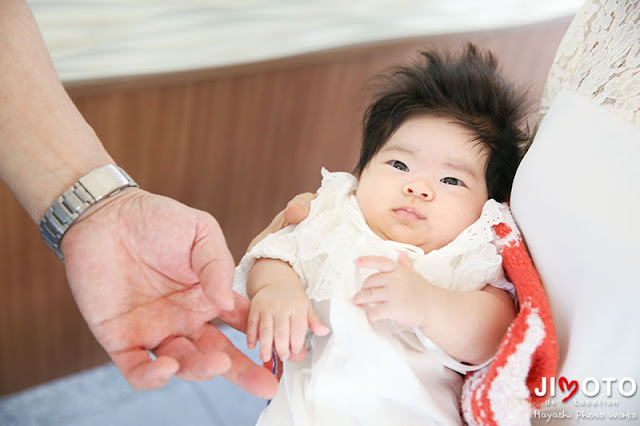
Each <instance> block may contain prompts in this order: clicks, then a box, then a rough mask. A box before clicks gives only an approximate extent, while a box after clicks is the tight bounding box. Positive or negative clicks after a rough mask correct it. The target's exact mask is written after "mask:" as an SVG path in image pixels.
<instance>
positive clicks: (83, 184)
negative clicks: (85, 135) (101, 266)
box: [40, 164, 138, 260]
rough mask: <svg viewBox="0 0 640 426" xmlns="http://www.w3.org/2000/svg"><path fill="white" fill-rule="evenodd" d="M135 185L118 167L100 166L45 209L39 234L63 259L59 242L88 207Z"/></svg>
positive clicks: (110, 165) (111, 165)
mask: <svg viewBox="0 0 640 426" xmlns="http://www.w3.org/2000/svg"><path fill="white" fill-rule="evenodd" d="M130 186H135V187H137V186H138V184H137V183H136V182H135V181H134V180H133V179H131V176H129V175H128V174H127V172H125V171H124V170H122V169H121V168H120V167H116V166H115V165H113V164H108V165H106V166H102V167H99V168H97V169H95V170H93V171H91V172H89V173H88V174H86V175H85V176H83V177H81V178H80V179H78V181H77V182H76V183H74V184H73V186H71V187H70V188H69V189H67V190H66V191H64V192H63V193H62V195H61V196H60V197H58V199H57V200H56V201H54V202H53V204H52V205H51V207H49V208H48V209H47V212H46V213H45V214H44V217H43V218H42V221H41V222H40V235H41V236H42V239H43V240H44V242H45V243H47V245H48V246H49V248H50V249H51V250H53V252H54V253H55V254H56V255H57V256H58V257H59V258H60V260H64V256H63V254H62V251H60V242H61V241H62V237H64V234H65V232H67V230H68V229H69V227H70V226H71V225H72V224H73V222H74V221H75V220H76V219H77V218H78V217H79V216H80V215H81V214H82V213H83V212H84V211H85V210H87V209H88V208H89V207H90V206H92V205H93V204H95V203H97V202H98V201H100V200H102V199H104V198H107V197H109V196H111V195H114V194H116V193H118V192H120V190H122V189H124V188H127V187H130Z"/></svg>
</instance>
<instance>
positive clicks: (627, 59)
mask: <svg viewBox="0 0 640 426" xmlns="http://www.w3.org/2000/svg"><path fill="white" fill-rule="evenodd" d="M562 88H566V89H568V90H570V91H572V92H574V93H577V94H579V95H582V96H585V97H587V98H588V99H589V100H590V101H591V102H593V103H595V104H596V105H599V106H602V107H603V108H605V109H607V110H610V111H612V112H613V113H614V114H616V115H618V116H620V117H622V118H623V119H625V120H626V121H628V122H630V123H633V124H634V125H635V126H638V127H640V0H611V1H607V0H594V1H589V0H587V2H586V3H585V4H584V5H583V6H582V8H581V9H580V10H579V11H578V13H577V15H576V17H575V18H574V20H573V22H572V23H571V26H570V27H569V29H568V30H567V33H566V34H565V36H564V38H563V39H562V42H561V43H560V46H559V47H558V51H557V53H556V57H555V59H554V61H553V65H552V67H551V69H550V71H549V76H548V79H547V84H546V86H545V90H544V94H543V97H542V100H541V104H540V118H541V119H542V117H543V116H544V115H545V114H546V113H547V111H548V110H549V107H550V106H551V104H552V103H553V100H554V98H555V96H556V95H557V94H558V92H560V90H561V89H562Z"/></svg>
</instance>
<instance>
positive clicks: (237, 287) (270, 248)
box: [233, 226, 301, 297]
mask: <svg viewBox="0 0 640 426" xmlns="http://www.w3.org/2000/svg"><path fill="white" fill-rule="evenodd" d="M294 231H295V226H289V227H287V228H284V229H282V230H281V231H279V232H276V233H275V234H269V235H267V236H266V237H265V239H264V240H262V241H260V242H259V243H258V244H256V245H255V246H254V247H253V248H252V249H251V250H250V251H249V252H247V253H246V254H245V255H244V256H243V257H242V260H240V263H239V264H238V266H237V267H236V273H235V276H234V278H233V290H234V291H236V292H238V294H240V295H241V296H244V297H247V274H248V273H249V270H250V269H251V267H252V266H253V264H254V263H255V261H256V260H258V259H260V258H263V257H264V258H269V259H279V260H282V261H284V262H287V263H289V264H290V265H291V266H292V267H293V270H294V271H296V273H297V274H298V276H301V271H300V268H299V265H298V245H297V239H296V234H295V232H294Z"/></svg>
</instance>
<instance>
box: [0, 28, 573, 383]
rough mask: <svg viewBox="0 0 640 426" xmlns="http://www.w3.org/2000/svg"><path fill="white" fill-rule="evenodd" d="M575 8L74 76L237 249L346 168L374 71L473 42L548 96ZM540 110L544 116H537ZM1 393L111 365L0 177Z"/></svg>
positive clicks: (114, 130)
mask: <svg viewBox="0 0 640 426" xmlns="http://www.w3.org/2000/svg"><path fill="white" fill-rule="evenodd" d="M568 23H569V19H561V20H557V21H552V22H549V23H544V24H538V25H533V26H528V27H524V28H519V29H509V30H500V31H493V32H483V33H474V34H459V35H450V36H441V37H434V38H429V39H423V40H417V39H416V40H404V41H400V42H394V43H385V44H380V45H369V46H359V47H354V48H348V49H342V50H338V51H333V52H324V53H320V54H312V55H305V56H301V57H297V58H293V59H286V60H278V61H270V62H265V63H262V64H253V65H247V66H241V67H229V68H225V69H216V70H204V71H198V72H191V73H180V74H175V75H164V76H151V77H143V78H136V79H127V80H123V81H111V82H94V83H91V84H76V85H69V86H68V90H69V91H70V93H71V95H72V98H73V99H74V101H75V102H76V105H77V106H78V108H79V109H80V111H81V112H82V114H83V115H84V116H85V117H86V119H87V121H88V122H89V123H90V124H91V125H92V126H93V127H94V129H95V130H96V132H97V134H98V135H99V136H100V138H101V139H102V141H103V142H104V144H105V146H106V147H107V149H108V151H109V152H110V153H111V155H112V156H113V157H114V158H115V159H116V161H117V162H118V163H119V164H120V165H121V166H122V167H124V168H125V169H126V170H127V171H128V172H129V173H130V174H131V175H132V176H133V177H134V178H135V179H136V180H137V181H138V182H139V183H140V185H141V186H142V187H143V188H145V189H147V190H149V191H152V192H156V193H159V194H163V195H166V196H169V197H173V198H175V199H177V200H180V201H182V202H184V203H186V204H188V205H191V206H193V207H196V208H199V209H203V210H206V211H209V212H210V213H212V214H213V215H214V216H215V217H216V218H217V219H218V221H219V222H220V224H221V226H222V228H223V230H224V231H225V235H226V237H227V241H228V244H229V246H230V248H231V250H232V252H233V254H234V256H235V258H236V260H238V259H239V258H240V256H242V254H243V252H244V248H245V247H246V245H247V244H248V242H249V241H250V240H251V238H252V237H253V236H254V235H255V234H256V233H258V232H259V231H260V230H261V229H262V228H263V227H264V226H266V224H267V223H269V221H270V219H271V218H272V217H273V215H275V214H276V212H278V211H279V210H280V209H281V208H282V207H283V206H284V205H285V203H286V202H287V201H288V200H289V199H290V198H291V197H292V196H293V195H295V194H297V193H300V192H304V191H314V190H315V189H316V188H317V186H318V185H319V182H320V167H321V166H325V167H327V168H328V169H329V170H332V171H335V170H347V171H348V170H351V169H352V168H353V166H354V165H355V162H356V160H357V155H358V150H359V137H360V123H361V115H362V112H363V110H364V108H365V107H366V105H367V102H368V98H369V92H368V85H367V81H369V80H368V79H369V78H370V77H371V76H372V75H374V74H377V73H379V72H380V71H382V70H384V69H386V68H388V67H389V66H390V65H392V64H395V63H397V62H399V61H405V60H407V58H412V57H415V56H416V54H415V53H416V51H417V50H419V49H424V48H431V47H438V48H446V49H449V50H454V51H455V50H459V49H460V48H461V46H463V45H464V42H465V41H466V40H471V41H474V42H475V43H477V44H478V45H479V46H481V47H483V48H489V49H491V50H493V51H494V52H495V53H496V55H497V56H498V58H499V60H500V63H501V64H502V68H503V70H504V73H505V75H507V76H508V77H509V78H511V79H512V80H514V81H516V82H518V83H519V84H522V85H527V86H531V94H532V97H533V98H536V99H537V98H539V96H540V94H541V91H542V86H543V82H544V80H545V78H546V74H547V71H548V68H549V66H550V64H551V61H552V59H553V54H554V52H555V49H556V47H557V45H558V43H559V41H560V38H561V36H562V34H563V33H564V30H565V29H566V27H567V25H568ZM534 120H535V114H533V115H532V117H531V122H532V123H533V122H534ZM0 205H1V206H2V208H1V209H0V236H1V237H2V242H3V244H2V246H1V247H2V248H0V271H2V275H0V395H2V394H7V393H11V392H14V391H17V390H20V389H24V388H26V387H28V386H32V385H35V384H37V383H41V382H43V381H48V380H51V379H53V378H56V377H60V376H62V375H66V374H69V373H72V372H75V371H79V370H82V369H85V368H88V367H91V366H95V365H97V364H100V363H103V362H105V361H106V360H107V357H106V356H105V354H104V353H103V351H102V350H101V348H100V347H99V346H98V345H97V343H96V342H95V341H94V339H93V337H92V336H91V334H90V333H89V332H88V330H87V327H86V326H85V324H84V322H83V321H82V319H81V317H80V315H79V313H78V310H77V308H76V307H75V304H74V302H73V299H72V297H71V294H70V292H69V290H68V288H67V285H66V279H65V276H64V270H63V268H62V265H61V264H60V263H59V262H58V261H57V259H56V258H55V256H54V255H53V254H52V253H50V252H48V250H47V249H46V248H45V246H44V244H43V243H42V242H41V241H40V238H39V234H38V230H37V227H36V226H35V225H34V224H33V223H32V222H31V221H30V220H29V218H28V217H27V215H26V214H24V212H23V210H22V208H21V207H20V206H19V204H18V203H17V202H16V201H15V199H14V198H13V196H12V195H11V194H10V193H9V191H8V190H7V189H6V187H4V186H2V187H0Z"/></svg>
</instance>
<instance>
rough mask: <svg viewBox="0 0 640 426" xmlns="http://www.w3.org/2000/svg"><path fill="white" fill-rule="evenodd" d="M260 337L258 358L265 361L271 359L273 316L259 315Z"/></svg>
mask: <svg viewBox="0 0 640 426" xmlns="http://www.w3.org/2000/svg"><path fill="white" fill-rule="evenodd" d="M258 330H259V335H260V336H259V338H260V359H261V360H262V362H267V361H269V360H270V359H271V351H272V345H273V317H272V316H271V315H268V314H263V315H260V324H259V325H258Z"/></svg>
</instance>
